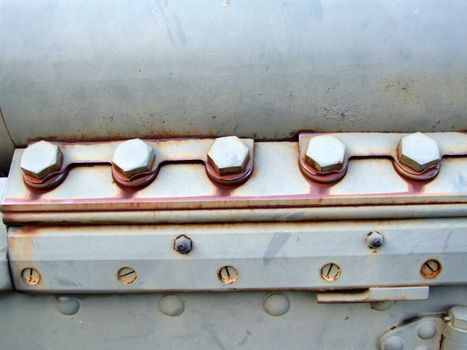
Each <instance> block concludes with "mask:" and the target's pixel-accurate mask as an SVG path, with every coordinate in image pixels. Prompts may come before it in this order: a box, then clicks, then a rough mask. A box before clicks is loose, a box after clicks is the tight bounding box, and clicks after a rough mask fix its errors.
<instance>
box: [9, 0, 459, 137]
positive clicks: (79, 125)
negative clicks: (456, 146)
mask: <svg viewBox="0 0 467 350" xmlns="http://www.w3.org/2000/svg"><path fill="white" fill-rule="evenodd" d="M0 6H1V11H0V42H1V43H2V46H1V47H2V49H1V52H0V67H1V69H0V94H1V98H0V104H1V106H0V107H1V108H2V111H3V114H4V117H5V121H6V125H7V127H8V130H9V132H10V135H11V136H12V139H13V141H14V142H15V143H16V144H18V145H23V144H25V143H26V142H27V141H28V140H30V139H38V138H54V139H80V140H85V139H103V138H122V137H137V136H146V135H151V136H170V135H185V136H187V135H225V134H235V135H238V136H243V137H254V138H256V139H280V138H288V137H291V135H294V134H295V133H296V132H297V131H298V130H324V131H341V130H346V131H353V130H359V131H365V130H368V131H405V132H410V131H415V130H422V131H429V130H433V131H446V130H449V131H451V130H462V129H464V130H465V129H467V99H466V98H465V97H466V95H467V87H466V85H467V83H466V77H467V65H466V62H467V45H465V38H466V37H467V26H466V22H465V19H466V18H467V3H466V2H464V1H443V2H441V1H435V0H428V1H427V0H413V1H403V0H398V1H391V2H388V1H383V0H377V1H370V2H368V1H365V0H356V1H351V2H341V1H333V0H322V1H320V0H292V1H291V0H281V1H260V0H203V1H190V0H188V1H178V0H162V1H147V0H135V1H129V2H122V1H119V2H115V1H111V0H102V1H98V2H95V1H94V2H85V1H65V0H51V1H47V2H44V1H30V0H28V1H25V0H2V1H1V2H0Z"/></svg>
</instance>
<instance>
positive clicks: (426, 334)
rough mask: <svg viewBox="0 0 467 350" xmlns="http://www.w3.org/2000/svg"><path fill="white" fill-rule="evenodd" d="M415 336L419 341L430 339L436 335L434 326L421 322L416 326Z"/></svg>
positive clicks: (430, 323)
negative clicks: (416, 335)
mask: <svg viewBox="0 0 467 350" xmlns="http://www.w3.org/2000/svg"><path fill="white" fill-rule="evenodd" d="M417 334H418V336H419V337H420V338H421V339H431V338H433V337H434V336H435V335H436V326H435V325H434V324H433V323H432V322H423V323H422V324H421V325H420V326H418V329H417Z"/></svg>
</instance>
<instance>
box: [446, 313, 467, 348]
mask: <svg viewBox="0 0 467 350" xmlns="http://www.w3.org/2000/svg"><path fill="white" fill-rule="evenodd" d="M448 315H449V321H448V322H447V324H446V327H445V328H444V331H443V338H442V339H443V340H442V342H441V350H464V349H467V307H465V306H454V307H452V308H451V309H450V310H449V313H448Z"/></svg>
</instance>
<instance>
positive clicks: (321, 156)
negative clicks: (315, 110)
mask: <svg viewBox="0 0 467 350" xmlns="http://www.w3.org/2000/svg"><path fill="white" fill-rule="evenodd" d="M345 152H346V147H345V144H344V143H342V142H341V141H340V140H339V139H337V138H336V137H334V136H331V135H319V136H315V137H312V138H310V140H309V141H308V146H307V149H306V152H305V162H306V163H307V164H308V165H310V166H312V167H313V168H314V169H315V170H317V171H318V172H320V173H327V172H331V171H339V170H341V169H342V168H343V166H344V163H345Z"/></svg>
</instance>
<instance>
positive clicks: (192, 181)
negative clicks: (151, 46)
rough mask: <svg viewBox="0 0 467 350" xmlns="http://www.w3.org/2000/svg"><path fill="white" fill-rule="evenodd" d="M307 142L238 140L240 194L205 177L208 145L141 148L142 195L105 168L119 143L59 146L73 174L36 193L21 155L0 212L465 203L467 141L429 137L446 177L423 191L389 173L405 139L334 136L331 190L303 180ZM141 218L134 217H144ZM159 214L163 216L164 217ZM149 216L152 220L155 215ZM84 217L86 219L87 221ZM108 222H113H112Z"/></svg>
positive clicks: (167, 143) (161, 143) (163, 143)
mask: <svg viewBox="0 0 467 350" xmlns="http://www.w3.org/2000/svg"><path fill="white" fill-rule="evenodd" d="M311 136H312V135H309V134H303V135H301V136H300V140H299V142H298V144H297V143H294V142H264V143H256V146H255V147H254V148H253V141H252V140H243V141H244V142H245V144H247V145H249V147H251V148H250V151H251V152H253V153H252V154H254V159H255V164H256V166H255V169H256V170H255V171H254V172H252V174H251V177H250V179H249V180H248V182H246V183H244V184H243V185H241V186H239V187H237V188H225V187H222V186H219V185H217V184H216V183H212V182H211V181H210V180H209V179H210V178H211V177H210V176H206V170H207V167H206V164H207V163H208V162H207V153H208V151H209V148H210V147H211V144H212V140H210V139H201V140H192V139H183V140H155V141H154V140H153V141H150V140H148V141H146V142H147V143H148V144H150V145H151V146H152V147H153V149H154V150H155V153H156V155H157V157H156V161H155V167H157V168H160V171H159V174H158V176H157V178H156V180H155V181H153V182H152V183H151V184H150V185H148V186H147V187H146V188H144V189H139V190H136V189H128V190H127V189H123V188H121V187H119V186H118V185H117V184H115V183H114V182H113V181H112V171H111V167H110V162H111V159H112V154H113V151H114V149H115V147H117V145H118V143H116V142H110V143H105V142H103V143H88V144H67V143H61V144H60V148H61V149H62V152H63V157H64V165H63V167H65V168H66V169H70V173H69V175H68V176H67V178H66V180H65V182H64V183H63V184H61V185H60V186H59V187H58V188H56V189H54V190H52V191H49V192H40V193H39V192H36V191H34V190H31V189H29V188H28V187H26V186H25V185H24V184H23V181H22V174H21V170H20V169H19V166H18V164H19V159H20V158H21V153H22V151H21V150H18V151H17V154H16V156H15V160H14V162H13V167H12V171H11V175H10V177H9V179H8V186H7V191H6V193H5V197H4V199H3V201H2V212H3V214H4V216H5V218H6V219H7V220H8V221H9V222H14V213H25V214H24V216H23V218H24V217H27V216H28V215H33V214H32V212H43V213H44V215H45V216H49V217H51V216H50V215H52V216H53V215H54V214H53V213H52V212H53V211H60V212H61V213H71V212H81V213H82V214H84V213H86V212H87V213H89V216H90V217H94V218H97V217H99V215H101V216H102V213H101V214H99V212H102V211H108V210H119V211H122V212H123V211H132V212H136V211H142V212H143V211H147V210H156V209H157V210H160V209H164V210H165V209H170V210H191V209H196V210H205V209H229V210H236V209H249V210H251V209H254V208H257V209H260V208H277V207H280V208H297V207H308V208H312V207H316V210H317V211H318V210H325V209H324V207H332V206H341V205H347V206H355V205H369V204H373V205H376V204H377V205H386V206H387V205H401V204H416V205H425V204H430V205H436V204H455V203H466V202H467V182H465V181H462V178H463V175H462V174H464V173H466V171H467V157H466V155H467V135H466V134H459V133H448V134H447V135H446V134H431V135H430V137H431V138H433V139H436V140H437V142H438V144H439V145H440V150H441V154H442V155H443V159H442V166H443V168H444V171H443V172H441V173H440V174H439V176H437V177H436V178H435V179H434V180H433V181H431V182H430V183H424V184H418V183H414V182H411V181H409V180H407V179H405V178H404V177H401V176H400V175H399V174H398V173H397V172H396V171H395V169H394V167H393V159H394V158H393V157H396V155H397V152H396V150H397V145H398V143H399V141H400V139H401V137H403V136H404V134H377V135H374V134H366V133H360V134H346V133H344V134H339V138H340V139H341V140H342V142H344V143H345V144H346V145H348V147H347V148H348V151H347V154H348V157H349V165H348V170H347V173H346V176H345V177H344V178H343V179H342V180H341V181H340V182H339V183H337V184H334V185H330V184H320V183H318V182H315V181H312V180H309V179H307V177H306V176H304V175H302V174H301V172H300V168H299V165H298V163H299V162H298V161H297V160H298V159H303V158H302V155H303V153H302V152H304V149H303V147H304V145H306V144H307V140H308V138H309V137H311ZM302 146H303V147H302ZM252 158H253V157H251V159H252ZM251 159H250V162H251V161H252V160H251ZM182 163H183V164H182ZM187 163H190V164H187ZM77 165H79V166H77ZM90 165H92V166H90ZM251 169H252V168H251ZM375 210H379V209H375ZM26 213H27V214H26ZM61 215H63V214H61ZM73 215H74V217H75V218H76V217H77V216H76V215H75V214H73ZM73 215H71V216H70V217H72V216H73ZM122 215H123V214H122ZM140 215H141V214H137V215H136V216H134V217H137V216H139V217H142V216H140ZM143 215H144V214H143ZM156 215H162V216H164V215H165V216H166V217H168V216H167V214H162V213H158V214H156ZM200 215H201V216H202V215H203V214H200ZM45 216H44V217H45ZM150 216H153V217H156V216H154V214H153V213H152V214H150ZM190 216H191V217H193V214H190ZM81 217H82V218H83V219H84V220H85V218H86V215H85V214H84V215H82V216H81ZM36 218H37V215H36ZM127 218H128V216H127ZM38 220H40V219H38ZM112 220H117V219H115V218H114V219H112V218H109V221H112ZM132 220H133V219H132ZM156 220H157V219H156Z"/></svg>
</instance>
